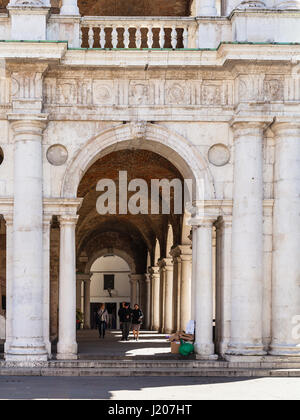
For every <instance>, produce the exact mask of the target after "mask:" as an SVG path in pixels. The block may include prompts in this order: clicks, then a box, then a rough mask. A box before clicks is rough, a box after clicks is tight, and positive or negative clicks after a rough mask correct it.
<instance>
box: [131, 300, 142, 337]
mask: <svg viewBox="0 0 300 420" xmlns="http://www.w3.org/2000/svg"><path fill="white" fill-rule="evenodd" d="M143 318H144V314H143V312H142V311H141V309H140V306H139V305H138V304H135V305H134V309H133V310H132V331H133V337H134V339H135V341H139V335H140V329H141V326H142V321H143Z"/></svg>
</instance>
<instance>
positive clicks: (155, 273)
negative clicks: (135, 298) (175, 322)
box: [151, 267, 160, 331]
mask: <svg viewBox="0 0 300 420" xmlns="http://www.w3.org/2000/svg"><path fill="white" fill-rule="evenodd" d="M151 271H152V282H153V329H154V331H159V329H160V269H159V267H152V270H151Z"/></svg>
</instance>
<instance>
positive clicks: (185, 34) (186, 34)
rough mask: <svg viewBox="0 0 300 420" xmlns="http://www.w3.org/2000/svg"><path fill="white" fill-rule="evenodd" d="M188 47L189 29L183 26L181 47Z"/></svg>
mask: <svg viewBox="0 0 300 420" xmlns="http://www.w3.org/2000/svg"><path fill="white" fill-rule="evenodd" d="M188 47H189V30H188V27H187V26H185V27H184V30H183V48H188Z"/></svg>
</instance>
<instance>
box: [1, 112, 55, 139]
mask: <svg viewBox="0 0 300 420" xmlns="http://www.w3.org/2000/svg"><path fill="white" fill-rule="evenodd" d="M7 119H8V121H9V122H10V123H11V128H12V130H13V131H14V142H17V141H26V140H27V139H28V140H30V141H33V140H36V141H41V136H42V134H43V132H44V130H45V128H46V127H47V123H48V114H13V113H12V114H7Z"/></svg>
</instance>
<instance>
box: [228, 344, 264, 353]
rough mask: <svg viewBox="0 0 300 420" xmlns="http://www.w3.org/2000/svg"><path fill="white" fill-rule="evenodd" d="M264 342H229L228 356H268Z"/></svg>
mask: <svg viewBox="0 0 300 420" xmlns="http://www.w3.org/2000/svg"><path fill="white" fill-rule="evenodd" d="M266 355H267V352H266V351H265V350H264V346H263V344H259V345H253V344H229V346H228V349H227V351H226V356H266Z"/></svg>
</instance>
